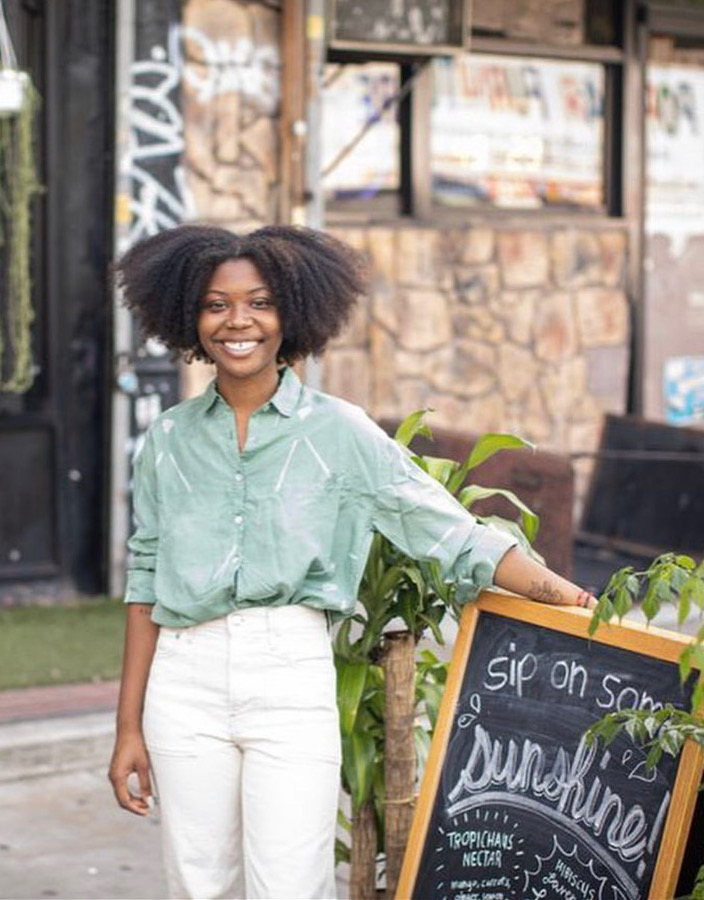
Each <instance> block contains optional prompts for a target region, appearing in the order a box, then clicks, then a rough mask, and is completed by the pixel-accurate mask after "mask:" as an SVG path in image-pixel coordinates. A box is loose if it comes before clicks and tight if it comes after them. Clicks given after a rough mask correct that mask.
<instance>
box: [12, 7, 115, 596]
mask: <svg viewBox="0 0 704 900" xmlns="http://www.w3.org/2000/svg"><path fill="white" fill-rule="evenodd" d="M113 6H114V2H113V0H6V3H5V9H6V14H7V18H8V23H9V27H10V31H11V34H12V37H13V42H14V45H15V50H16V52H17V56H18V59H19V64H20V67H21V68H24V69H26V70H28V71H29V72H30V73H31V75H32V78H33V81H34V84H35V85H36V87H37V89H38V91H39V94H40V96H41V108H40V112H39V116H38V135H37V136H38V141H37V163H38V170H39V178H40V181H41V183H42V186H43V191H42V193H41V195H40V196H39V198H38V199H37V200H36V201H35V209H34V215H33V223H34V224H33V247H32V280H33V303H34V309H35V320H34V326H33V335H32V348H33V360H34V363H35V371H36V374H35V378H34V383H33V384H32V386H31V388H30V389H29V390H28V391H26V392H25V393H20V394H17V393H0V498H2V499H1V501H0V510H1V512H0V603H1V604H3V605H8V604H11V603H14V602H31V601H33V600H35V599H38V598H40V597H42V598H44V597H45V596H48V597H49V598H51V599H63V598H65V597H68V596H71V595H75V594H77V593H81V594H84V593H96V592H100V591H102V590H104V588H105V584H106V546H107V536H106V529H107V516H106V514H105V513H106V509H107V499H108V498H107V488H108V485H109V472H108V460H109V453H108V449H107V448H108V446H109V441H108V427H109V421H110V419H109V409H108V405H109V385H110V371H109V364H108V360H109V358H110V356H109V345H110V321H111V297H110V291H109V285H108V278H107V273H108V267H109V263H110V259H111V255H112V227H111V222H112V197H113V153H112V147H113V59H114V52H113V40H114V31H115V29H114V23H113V12H114V11H113ZM8 299H9V298H8V297H7V296H0V302H1V303H3V304H5V303H7V302H8Z"/></svg>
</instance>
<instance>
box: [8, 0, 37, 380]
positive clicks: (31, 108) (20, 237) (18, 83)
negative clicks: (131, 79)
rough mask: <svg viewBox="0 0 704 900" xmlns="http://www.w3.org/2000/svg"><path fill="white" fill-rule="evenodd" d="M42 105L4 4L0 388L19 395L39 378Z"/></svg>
mask: <svg viewBox="0 0 704 900" xmlns="http://www.w3.org/2000/svg"><path fill="white" fill-rule="evenodd" d="M38 105H39V98H38V95H37V92H36V91H35V89H34V87H33V85H32V81H31V79H30V77H29V75H28V74H27V73H26V72H22V71H20V70H19V69H18V67H17V59H16V57H15V52H14V48H13V46H12V42H11V40H10V33H9V30H8V27H7V21H6V19H5V11H4V9H3V5H2V0H0V303H1V306H0V309H1V313H2V315H1V316H0V390H1V391H8V392H12V393H18V394H21V393H24V392H25V391H27V390H29V388H30V387H31V386H32V381H33V380H34V365H33V361H32V322H33V321H34V309H33V307H32V284H31V278H30V244H31V202H32V198H33V196H34V195H35V194H36V193H37V192H38V190H39V182H38V180H37V174H36V166H35V160H34V123H35V116H36V113H37V109H38Z"/></svg>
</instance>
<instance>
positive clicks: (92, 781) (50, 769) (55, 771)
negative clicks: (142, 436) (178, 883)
mask: <svg viewBox="0 0 704 900" xmlns="http://www.w3.org/2000/svg"><path fill="white" fill-rule="evenodd" d="M117 694H118V684H117V682H104V683H98V684H77V685H57V686H53V685H52V686H51V687H46V688H31V689H25V690H19V691H0V900H43V898H47V897H48V898H57V900H84V898H85V900H163V898H166V897H167V896H168V894H167V890H166V881H165V878H164V874H163V870H162V864H161V847H160V834H159V812H158V807H157V809H156V810H155V811H154V812H153V813H152V815H151V816H149V818H147V819H143V818H140V817H139V816H133V815H130V814H129V813H127V812H125V811H124V810H122V809H120V808H119V807H118V806H117V804H116V802H115V799H114V797H113V794H112V789H111V787H110V784H109V782H108V780H107V777H106V772H107V768H108V763H109V759H110V753H111V750H112V743H113V736H114V720H115V705H116V702H117ZM346 879H347V867H346V866H341V867H340V868H339V869H338V897H340V898H344V897H347V893H348V888H347V881H346Z"/></svg>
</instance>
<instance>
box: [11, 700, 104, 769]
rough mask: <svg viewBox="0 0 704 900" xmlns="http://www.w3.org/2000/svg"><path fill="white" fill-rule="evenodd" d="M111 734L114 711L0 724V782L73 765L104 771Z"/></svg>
mask: <svg viewBox="0 0 704 900" xmlns="http://www.w3.org/2000/svg"><path fill="white" fill-rule="evenodd" d="M114 735H115V714H114V713H113V712H100V713H86V714H84V715H80V716H72V717H65V718H53V719H38V720H34V721H25V722H10V723H6V724H3V725H0V783H1V782H8V781H17V780H19V779H24V778H36V777H39V776H42V775H50V774H53V773H56V772H69V771H72V770H76V769H90V768H102V769H103V770H105V771H107V768H108V763H109V761H110V755H111V753H112V745H113V739H114Z"/></svg>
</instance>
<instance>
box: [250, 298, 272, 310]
mask: <svg viewBox="0 0 704 900" xmlns="http://www.w3.org/2000/svg"><path fill="white" fill-rule="evenodd" d="M275 305H276V304H275V303H274V301H273V300H272V299H271V297H255V298H254V299H253V300H252V309H271V308H272V307H273V306H275Z"/></svg>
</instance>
